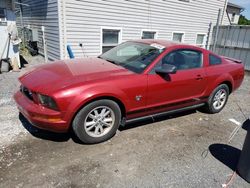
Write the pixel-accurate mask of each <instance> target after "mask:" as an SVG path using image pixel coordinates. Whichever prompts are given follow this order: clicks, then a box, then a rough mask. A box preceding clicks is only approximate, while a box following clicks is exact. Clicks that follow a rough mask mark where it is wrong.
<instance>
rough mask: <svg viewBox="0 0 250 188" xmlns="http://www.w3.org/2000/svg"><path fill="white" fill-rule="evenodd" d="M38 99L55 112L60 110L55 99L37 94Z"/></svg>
mask: <svg viewBox="0 0 250 188" xmlns="http://www.w3.org/2000/svg"><path fill="white" fill-rule="evenodd" d="M37 97H38V100H39V102H40V104H41V105H43V106H45V107H48V108H51V109H54V110H58V107H57V105H56V102H55V100H54V99H53V98H51V97H49V96H47V95H42V94H37Z"/></svg>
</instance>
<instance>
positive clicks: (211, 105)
mask: <svg viewBox="0 0 250 188" xmlns="http://www.w3.org/2000/svg"><path fill="white" fill-rule="evenodd" d="M228 96H229V88H228V86H227V85H226V84H221V85H219V86H218V87H217V88H215V89H214V91H213V92H212V93H211V95H210V96H209V98H208V102H207V104H206V106H204V108H203V109H204V110H205V112H207V113H210V114H215V113H219V112H220V111H221V110H222V109H223V108H224V107H225V105H226V103H227V100H228Z"/></svg>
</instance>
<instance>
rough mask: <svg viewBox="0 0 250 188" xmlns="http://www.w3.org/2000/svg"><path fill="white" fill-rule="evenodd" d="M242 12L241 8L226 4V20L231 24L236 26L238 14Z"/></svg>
mask: <svg viewBox="0 0 250 188" xmlns="http://www.w3.org/2000/svg"><path fill="white" fill-rule="evenodd" d="M243 10H244V8H243V7H241V6H239V5H236V4H233V3H230V2H228V4H227V15H228V19H229V20H230V22H231V24H238V22H239V18H240V13H241V12H242V11H243Z"/></svg>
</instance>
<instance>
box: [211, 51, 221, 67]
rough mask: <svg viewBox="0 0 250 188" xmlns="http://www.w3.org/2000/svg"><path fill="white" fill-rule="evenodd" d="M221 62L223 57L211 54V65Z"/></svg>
mask: <svg viewBox="0 0 250 188" xmlns="http://www.w3.org/2000/svg"><path fill="white" fill-rule="evenodd" d="M219 64H221V58H219V57H217V56H214V55H212V54H209V65H219Z"/></svg>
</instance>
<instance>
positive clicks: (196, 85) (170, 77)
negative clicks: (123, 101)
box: [147, 49, 206, 113]
mask: <svg viewBox="0 0 250 188" xmlns="http://www.w3.org/2000/svg"><path fill="white" fill-rule="evenodd" d="M203 61H204V59H203V53H202V51H198V50H193V49H178V50H173V51H171V52H169V53H167V55H165V56H164V57H163V58H162V59H161V60H160V61H159V62H158V63H157V64H156V66H155V67H154V68H153V69H152V70H151V72H150V73H149V74H148V89H147V107H148V112H149V113H152V112H153V113H158V112H161V111H166V110H172V109H175V108H181V107H185V106H189V105H192V104H197V103H199V102H201V101H202V100H203V92H204V90H205V88H206V75H205V71H204V68H203ZM163 64H172V65H174V66H176V68H177V72H176V73H175V74H157V73H156V72H155V69H156V68H157V67H161V66H162V65H163Z"/></svg>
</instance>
